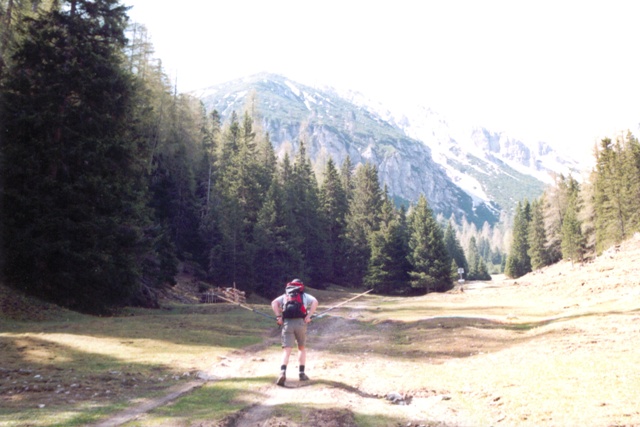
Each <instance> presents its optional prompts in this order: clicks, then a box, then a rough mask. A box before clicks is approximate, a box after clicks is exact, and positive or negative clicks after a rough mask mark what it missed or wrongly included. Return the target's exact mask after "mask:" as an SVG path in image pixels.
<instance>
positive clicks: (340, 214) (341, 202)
mask: <svg viewBox="0 0 640 427" xmlns="http://www.w3.org/2000/svg"><path fill="white" fill-rule="evenodd" d="M320 205H321V210H322V215H323V216H324V218H325V220H326V223H325V224H326V233H325V235H326V236H327V252H328V253H327V257H328V262H327V280H329V281H331V282H334V283H342V277H344V273H345V272H346V271H347V266H346V265H345V263H344V259H345V256H346V244H345V241H344V238H345V230H346V217H347V212H348V209H349V204H348V201H347V194H346V192H345V191H344V188H343V187H342V181H341V180H340V176H339V174H338V170H337V169H336V167H335V164H334V163H333V160H332V159H331V158H330V159H329V160H328V161H327V165H326V167H325V171H324V180H323V182H322V186H321V188H320Z"/></svg>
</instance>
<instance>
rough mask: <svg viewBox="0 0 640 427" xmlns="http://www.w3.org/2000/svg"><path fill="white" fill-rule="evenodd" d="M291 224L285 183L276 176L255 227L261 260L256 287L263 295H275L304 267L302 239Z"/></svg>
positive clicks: (257, 250) (257, 257) (257, 252)
mask: <svg viewBox="0 0 640 427" xmlns="http://www.w3.org/2000/svg"><path fill="white" fill-rule="evenodd" d="M289 225H290V224H288V223H287V206H286V200H285V196H284V192H283V189H282V184H281V183H280V180H279V178H277V177H274V179H273V180H272V181H271V186H270V187H269V190H268V192H267V194H266V198H265V201H264V203H263V205H262V208H261V209H260V212H259V213H258V220H257V223H256V226H255V227H254V241H255V247H256V260H257V261H258V262H259V274H257V275H256V291H257V292H258V293H259V294H260V295H264V296H268V297H275V296H276V295H277V294H278V293H279V292H281V290H282V284H283V283H286V282H287V281H288V280H291V277H292V276H293V275H299V273H300V272H301V271H302V265H303V255H302V253H301V252H300V250H299V247H300V243H301V241H302V239H300V237H299V236H297V235H293V234H292V228H291V227H290V226H289Z"/></svg>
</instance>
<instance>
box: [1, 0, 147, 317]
mask: <svg viewBox="0 0 640 427" xmlns="http://www.w3.org/2000/svg"><path fill="white" fill-rule="evenodd" d="M61 3H63V5H62V6H60V7H54V8H53V9H52V10H51V11H49V12H47V13H43V14H41V15H39V16H38V17H36V18H35V19H33V20H29V21H28V23H27V25H26V26H25V28H26V33H25V35H24V38H23V39H22V41H21V44H20V45H19V46H18V47H17V49H16V52H15V55H14V57H13V61H12V68H11V70H10V72H8V73H7V78H6V80H5V81H4V86H3V93H2V104H3V114H4V117H3V118H4V123H3V129H2V131H3V152H2V156H3V164H2V170H3V174H4V177H5V181H4V193H3V195H2V197H3V210H2V211H3V213H2V215H3V217H2V222H3V224H4V225H5V227H4V228H3V230H4V235H3V239H1V240H2V242H3V248H2V249H3V250H2V252H3V253H4V254H5V257H6V259H5V272H6V273H7V282H8V283H10V284H12V285H13V286H16V287H19V288H21V289H23V290H25V291H28V292H30V293H32V294H35V295H38V296H41V297H44V298H46V299H49V300H52V301H55V302H57V303H60V304H63V305H66V306H68V307H71V308H73V309H77V310H82V311H88V312H102V311H104V310H107V309H108V308H109V307H113V306H116V305H119V304H122V303H124V302H126V301H127V300H128V299H129V298H130V297H131V296H132V295H133V294H134V293H135V292H136V291H137V288H138V285H139V280H140V278H141V274H142V272H141V267H140V264H141V259H142V258H143V256H144V255H145V254H146V253H147V252H148V251H149V250H150V247H149V244H150V243H149V241H148V240H146V239H145V236H144V233H143V230H144V229H146V228H147V225H148V223H147V218H148V217H147V213H146V211H145V209H144V202H145V186H144V184H145V183H144V181H143V179H142V178H143V177H144V165H142V164H140V162H139V159H140V158H141V157H143V156H142V154H143V153H144V152H145V151H146V147H144V145H143V141H139V140H136V139H135V138H133V137H132V135H131V134H130V131H131V129H132V127H131V122H130V121H129V119H130V117H131V115H132V110H133V108H132V96H133V93H134V85H133V80H132V76H131V75H130V74H129V73H128V72H127V71H125V70H126V67H125V66H124V64H123V58H124V56H123V55H122V51H123V49H124V47H125V43H126V39H125V36H124V29H125V26H126V21H127V17H126V8H125V7H124V6H121V5H119V4H118V1H116V0H98V1H91V2H89V1H80V0H78V1H74V2H61ZM138 144H140V145H138Z"/></svg>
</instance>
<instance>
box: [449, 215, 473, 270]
mask: <svg viewBox="0 0 640 427" xmlns="http://www.w3.org/2000/svg"><path fill="white" fill-rule="evenodd" d="M444 244H445V246H446V248H447V252H448V253H449V256H450V257H451V259H452V260H453V261H454V262H455V267H454V268H452V273H453V274H454V275H453V277H459V275H458V269H459V268H462V269H463V270H464V274H469V264H468V263H467V258H466V256H465V255H464V250H463V249H462V245H461V244H460V241H459V240H458V236H457V235H456V231H455V230H454V228H453V219H451V220H449V222H448V223H447V228H446V230H445V232H444Z"/></svg>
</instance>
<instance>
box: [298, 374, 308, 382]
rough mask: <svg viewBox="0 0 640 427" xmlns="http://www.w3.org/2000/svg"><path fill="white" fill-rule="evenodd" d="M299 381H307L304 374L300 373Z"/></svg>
mask: <svg viewBox="0 0 640 427" xmlns="http://www.w3.org/2000/svg"><path fill="white" fill-rule="evenodd" d="M300 381H309V377H308V376H307V374H305V373H304V372H300Z"/></svg>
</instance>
